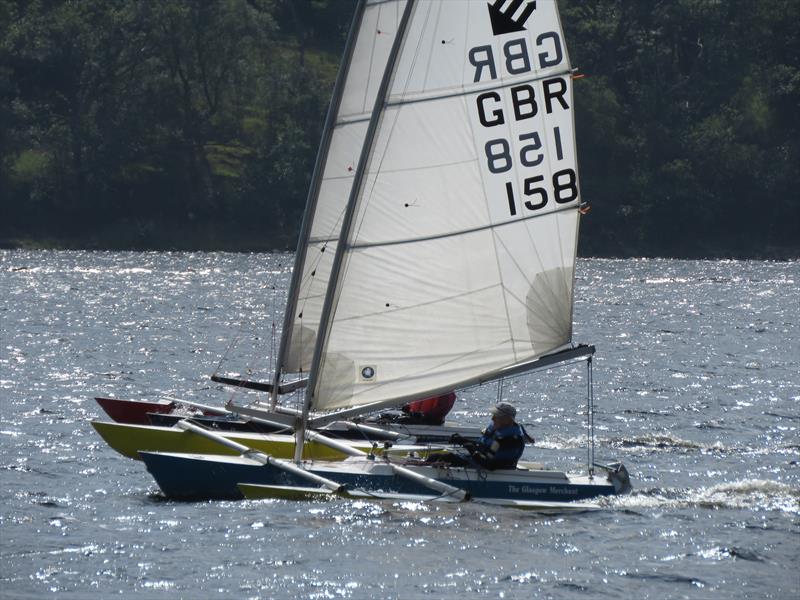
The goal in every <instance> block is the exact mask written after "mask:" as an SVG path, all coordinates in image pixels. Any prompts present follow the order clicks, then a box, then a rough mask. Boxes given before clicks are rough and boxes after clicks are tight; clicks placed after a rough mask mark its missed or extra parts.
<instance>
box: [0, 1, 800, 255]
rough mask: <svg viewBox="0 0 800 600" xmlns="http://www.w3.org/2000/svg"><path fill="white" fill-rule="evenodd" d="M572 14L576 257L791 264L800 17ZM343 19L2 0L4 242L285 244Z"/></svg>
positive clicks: (210, 7)
mask: <svg viewBox="0 0 800 600" xmlns="http://www.w3.org/2000/svg"><path fill="white" fill-rule="evenodd" d="M540 1H542V0H540ZM560 6H561V13H562V21H563V23H564V27H565V30H566V35H567V43H568V45H569V48H570V55H571V58H572V62H573V64H574V65H576V66H577V67H579V68H580V71H581V73H583V74H585V75H586V76H585V77H584V78H582V79H578V80H576V82H575V93H576V100H575V101H576V115H577V135H578V147H579V159H580V167H581V181H582V185H583V196H584V197H585V198H586V199H588V200H590V201H591V202H592V205H593V210H592V212H591V213H589V215H588V216H587V217H586V218H584V220H583V224H582V227H583V230H582V234H581V244H582V247H581V253H582V254H584V255H595V256H631V255H635V256H640V255H649V256H679V257H722V256H732V257H748V256H749V257H767V258H770V257H773V258H782V257H797V256H800V216H798V213H797V212H796V208H797V205H798V199H800V194H798V192H797V189H796V188H797V182H798V180H799V179H800V151H799V150H800V148H799V147H798V144H800V141H798V135H799V134H800V128H799V127H798V118H799V117H798V114H800V35H799V33H800V32H799V30H800V2H798V1H797V0H759V1H755V2H754V1H753V0H724V1H722V0H660V1H657V0H569V1H567V0H562V2H560ZM352 10H353V2H351V1H349V0H213V1H212V0H71V1H68V0H60V1H52V0H0V211H1V214H0V243H2V244H3V245H6V246H14V245H20V244H27V245H40V246H58V247H82V248H87V247H88V248H160V249H169V248H178V249H234V250H252V249H268V248H288V247H292V245H293V244H294V240H295V237H296V233H297V230H298V228H299V223H300V218H301V215H302V211H303V205H304V203H305V195H306V190H307V186H308V180H309V177H310V173H311V170H312V167H313V162H314V157H315V154H316V149H317V144H318V141H319V138H320V134H321V127H322V121H323V118H324V113H325V109H326V107H327V103H328V100H329V95H330V91H331V88H332V85H333V79H334V77H335V74H336V69H337V67H338V60H339V56H340V53H341V49H342V47H343V44H344V39H345V37H346V32H347V28H348V26H349V22H350V19H351V16H352Z"/></svg>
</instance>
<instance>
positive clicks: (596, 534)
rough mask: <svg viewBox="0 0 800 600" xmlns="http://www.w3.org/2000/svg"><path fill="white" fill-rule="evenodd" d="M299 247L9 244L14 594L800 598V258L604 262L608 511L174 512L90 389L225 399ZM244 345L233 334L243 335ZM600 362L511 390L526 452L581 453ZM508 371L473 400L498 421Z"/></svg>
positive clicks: (268, 320) (601, 311) (5, 552)
mask: <svg viewBox="0 0 800 600" xmlns="http://www.w3.org/2000/svg"><path fill="white" fill-rule="evenodd" d="M290 260H291V257H290V256H288V255H277V254H276V255H239V254H220V253H211V254H202V253H197V254H173V253H144V254H140V253H88V252H21V251H5V252H0V325H1V326H2V343H0V400H2V413H0V451H1V452H2V456H0V483H1V484H2V485H0V597H2V598H14V599H16V598H42V597H46V596H48V595H51V596H57V597H58V598H81V599H83V598H107V597H110V596H112V595H114V594H117V595H119V594H122V595H123V596H125V597H127V596H130V595H133V594H134V593H135V594H136V597H142V598H269V597H275V598H294V597H296V598H427V597H434V598H435V597H439V598H451V597H458V598H473V597H494V598H498V597H502V598H530V597H534V596H537V595H538V596H539V597H543V598H621V597H627V598H634V597H636V598H659V599H660V598H682V597H686V598H717V597H726V598H788V597H797V596H798V594H799V593H800V575H798V573H800V570H798V567H797V565H798V564H800V519H799V518H798V517H800V462H799V461H800V436H799V435H798V427H800V411H799V410H798V401H800V264H799V263H797V262H793V263H765V262H695V261H667V260H647V261H644V260H638V261H637V260H622V261H619V260H585V261H582V262H581V263H580V265H579V273H578V282H577V283H578V287H577V292H576V299H577V302H576V314H575V339H576V341H586V342H592V343H595V344H596V345H597V347H598V355H597V358H596V361H595V373H594V374H595V383H596V395H597V398H596V402H597V416H596V427H597V458H598V460H611V459H613V458H620V459H622V460H623V461H624V462H625V463H626V465H627V466H628V468H629V469H630V471H631V474H632V478H633V482H634V486H635V492H634V493H633V494H632V495H630V496H627V497H623V498H618V499H613V500H611V501H608V502H607V503H606V508H605V510H603V511H601V512H594V513H585V514H578V515H563V516H541V515H536V514H532V513H525V512H519V511H515V510H510V509H498V508H487V507H485V506H480V505H470V504H466V505H456V506H452V505H436V504H433V505H429V504H417V503H373V502H346V501H337V502H331V503H326V504H317V503H295V502H285V501H273V502H271V501H265V502H240V503H227V502H225V503H220V502H211V503H173V502H167V501H164V500H163V498H161V497H160V495H159V494H158V493H157V488H156V486H155V484H154V483H153V481H152V480H151V478H150V477H149V475H148V474H147V472H146V471H145V470H144V468H143V466H142V464H141V463H137V462H134V461H131V460H128V459H125V458H122V457H121V456H119V455H117V454H116V453H114V452H113V451H112V450H111V449H110V448H108V447H107V446H106V445H105V444H104V443H103V442H102V441H101V440H100V439H99V437H97V436H96V434H95V433H94V431H93V430H92V429H91V427H90V426H89V425H88V423H87V421H88V419H90V418H94V417H98V416H100V415H101V411H100V409H99V408H98V407H97V405H96V404H95V402H94V401H93V400H92V397H93V396H95V395H113V396H117V397H130V398H154V397H156V396H180V397H185V398H192V399H195V400H198V401H204V402H221V401H223V400H225V399H227V395H226V394H228V392H227V391H225V390H222V389H220V388H217V387H216V386H214V387H211V386H210V385H209V382H208V379H207V376H208V374H209V373H211V372H213V371H214V370H215V369H216V368H217V365H218V364H219V363H220V362H221V365H220V368H221V370H222V371H227V372H232V373H242V372H245V371H248V370H249V372H250V373H251V376H252V377H265V376H266V374H267V373H268V372H269V368H270V365H269V356H270V354H271V347H272V344H273V338H272V335H271V327H272V319H273V315H277V316H280V314H281V311H282V305H283V294H284V293H285V288H286V285H287V283H288V272H289V268H290ZM231 342H234V343H233V344H232V346H231V347H230V348H229V346H230V345H231ZM584 375H585V373H584V369H583V368H582V367H578V366H571V367H562V368H558V369H554V370H552V371H549V372H548V373H546V374H535V375H533V376H529V377H526V378H520V379H515V380H513V381H510V382H506V384H505V388H504V397H505V398H506V399H507V400H511V401H513V402H515V403H516V404H517V405H518V406H519V408H520V414H521V415H522V420H523V421H525V422H527V423H529V424H531V427H530V429H532V430H533V431H532V432H533V433H534V435H535V437H536V438H537V445H536V447H535V448H531V449H529V450H528V453H527V458H530V459H532V460H542V461H544V462H547V463H548V464H552V465H554V466H558V467H562V468H570V469H580V468H583V467H582V465H583V464H584V462H585V456H586V450H585V445H584V442H585V430H584V420H585V417H584V415H583V413H582V410H583V402H584V398H583V394H584V386H585V379H584ZM496 397H497V386H495V385H487V386H484V387H479V388H473V389H470V390H467V391H465V392H463V393H462V394H461V396H460V399H459V402H458V404H457V405H456V409H455V413H456V414H455V416H456V417H457V418H458V419H459V420H462V421H466V422H469V423H472V424H482V423H483V422H484V421H485V420H486V417H487V411H486V407H487V406H488V405H489V404H490V403H491V402H492V401H494V400H495V399H496Z"/></svg>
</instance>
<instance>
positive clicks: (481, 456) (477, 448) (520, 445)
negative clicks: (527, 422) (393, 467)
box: [426, 402, 533, 470]
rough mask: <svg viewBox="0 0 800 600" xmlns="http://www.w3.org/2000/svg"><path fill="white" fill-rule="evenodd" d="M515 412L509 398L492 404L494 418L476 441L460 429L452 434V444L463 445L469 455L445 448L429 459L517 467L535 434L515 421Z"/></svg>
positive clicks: (459, 464)
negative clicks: (527, 431) (444, 451)
mask: <svg viewBox="0 0 800 600" xmlns="http://www.w3.org/2000/svg"><path fill="white" fill-rule="evenodd" d="M516 416H517V409H516V408H514V405H512V404H510V403H508V402H500V403H498V404H496V405H495V406H494V407H492V422H491V423H490V424H489V426H488V427H487V428H486V429H484V430H483V435H482V436H481V437H480V439H479V440H478V441H477V442H471V441H469V440H466V439H464V438H463V437H461V436H460V435H459V434H457V433H456V434H454V435H453V436H452V437H451V438H450V443H451V444H458V445H461V446H463V447H464V449H465V450H466V451H467V452H468V453H469V456H464V455H463V454H461V453H452V452H446V453H439V454H432V455H430V456H429V457H428V458H427V460H426V462H429V463H437V462H439V463H447V464H450V465H455V466H478V467H482V468H484V469H489V470H494V469H515V468H516V467H517V461H518V460H519V459H520V457H521V456H522V452H523V451H524V450H525V442H526V441H529V442H531V443H533V438H532V437H530V436H529V435H528V434H527V433H526V431H525V429H524V428H523V427H522V425H520V424H519V423H517V422H516V420H515V419H516Z"/></svg>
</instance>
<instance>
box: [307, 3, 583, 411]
mask: <svg viewBox="0 0 800 600" xmlns="http://www.w3.org/2000/svg"><path fill="white" fill-rule="evenodd" d="M410 1H412V2H413V0H410ZM409 9H410V11H409V13H408V20H407V21H405V22H404V23H403V24H402V25H404V26H405V34H404V36H403V38H402V40H401V41H400V46H399V54H398V55H397V57H396V61H395V62H394V63H393V68H392V71H391V73H390V76H391V79H390V80H389V81H388V83H389V85H388V90H387V93H386V94H385V96H384V97H382V98H379V99H378V102H379V105H378V106H377V108H376V112H375V114H374V116H373V119H375V125H376V127H375V129H374V135H372V136H368V139H367V140H366V144H367V145H368V146H367V148H366V150H367V153H365V156H364V160H363V161H362V164H360V165H359V168H358V171H359V172H358V174H357V177H356V185H355V187H354V190H353V192H352V196H351V200H350V210H349V214H348V215H347V217H346V218H345V222H344V223H343V230H342V237H341V240H343V241H344V246H343V247H342V248H340V249H339V253H338V254H337V264H334V266H333V275H334V277H333V279H332V280H331V281H330V284H329V285H330V289H329V290H328V297H327V298H326V304H325V307H324V309H323V310H322V321H321V325H320V331H321V332H322V334H323V335H322V336H321V339H320V340H318V347H317V349H316V354H317V363H316V365H314V367H315V368H314V369H313V370H312V373H311V381H310V387H309V390H308V392H307V393H308V394H310V395H309V397H308V398H307V407H308V408H309V409H311V410H315V411H327V410H332V409H339V408H349V407H357V406H362V405H367V404H369V405H371V408H375V407H377V406H379V405H380V406H384V405H392V404H400V403H402V402H404V401H405V400H407V399H410V398H416V397H421V396H425V395H427V394H430V393H433V392H438V391H442V390H449V389H453V388H456V387H458V386H459V385H465V384H467V383H470V382H473V381H476V380H478V379H480V378H481V377H487V376H491V375H492V374H496V373H499V372H501V371H502V370H504V369H507V368H509V367H513V366H515V365H519V364H521V363H525V362H528V361H532V360H535V359H536V358H537V357H540V356H543V355H545V354H548V353H551V352H553V351H556V350H558V349H561V348H564V347H566V346H568V345H569V344H570V342H571V337H572V303H573V302H572V301H573V298H572V290H573V273H574V264H575V254H576V246H577V234H578V222H579V212H578V207H579V203H580V194H579V187H578V176H577V161H576V156H575V141H574V128H573V112H572V111H573V100H572V81H571V67H570V63H569V58H568V55H567V50H566V47H565V45H564V43H563V34H562V30H561V25H560V21H559V17H558V11H557V6H556V4H555V2H554V1H549V0H538V1H537V2H520V1H519V0H510V2H505V1H504V0H496V1H495V2H494V3H493V4H488V5H487V3H485V2H453V1H433V0H432V1H422V2H415V3H414V4H413V5H412V6H410V7H409ZM390 66H392V61H391V60H390ZM377 111H379V112H377ZM348 183H350V182H348ZM338 217H339V213H338V212H337V213H336V214H335V217H334V216H333V215H332V216H331V217H329V218H328V219H327V220H326V221H325V223H326V225H327V226H329V229H328V230H327V231H326V233H327V234H328V235H330V232H331V231H332V230H333V229H335V227H334V223H335V222H336V219H338Z"/></svg>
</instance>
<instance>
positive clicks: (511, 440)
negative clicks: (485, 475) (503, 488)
mask: <svg viewBox="0 0 800 600" xmlns="http://www.w3.org/2000/svg"><path fill="white" fill-rule="evenodd" d="M524 450H525V433H524V431H523V429H522V426H521V425H519V424H518V423H512V424H511V425H507V426H505V427H501V428H500V429H495V426H494V423H490V424H489V426H488V427H487V428H486V429H484V430H483V436H481V439H479V440H478V444H477V446H476V448H475V451H474V452H473V453H472V458H473V459H474V460H475V461H476V462H477V463H478V464H479V465H480V466H482V467H485V468H487V469H514V468H516V466H517V461H518V460H519V459H520V457H521V456H522V453H523V451H524Z"/></svg>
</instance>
